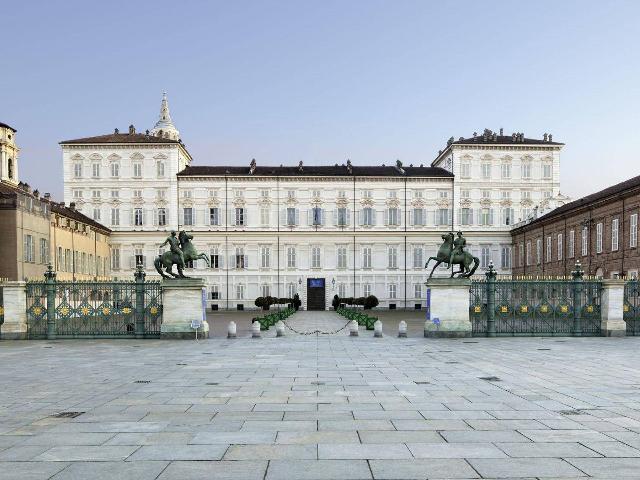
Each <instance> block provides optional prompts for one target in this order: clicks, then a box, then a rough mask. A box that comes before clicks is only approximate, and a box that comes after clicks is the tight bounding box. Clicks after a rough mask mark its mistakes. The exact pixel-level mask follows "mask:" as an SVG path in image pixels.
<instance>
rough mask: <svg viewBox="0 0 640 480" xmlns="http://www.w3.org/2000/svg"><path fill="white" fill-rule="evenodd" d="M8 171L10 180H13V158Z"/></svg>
mask: <svg viewBox="0 0 640 480" xmlns="http://www.w3.org/2000/svg"><path fill="white" fill-rule="evenodd" d="M7 170H8V172H7V173H8V174H9V178H11V179H13V158H10V159H9V161H8V167H7Z"/></svg>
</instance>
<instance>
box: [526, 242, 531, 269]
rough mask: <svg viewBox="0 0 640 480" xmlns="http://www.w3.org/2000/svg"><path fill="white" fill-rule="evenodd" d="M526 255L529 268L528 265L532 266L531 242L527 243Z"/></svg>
mask: <svg viewBox="0 0 640 480" xmlns="http://www.w3.org/2000/svg"><path fill="white" fill-rule="evenodd" d="M526 255H527V266H528V265H531V242H530V241H529V242H527V252H526Z"/></svg>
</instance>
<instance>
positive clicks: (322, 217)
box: [320, 208, 325, 226]
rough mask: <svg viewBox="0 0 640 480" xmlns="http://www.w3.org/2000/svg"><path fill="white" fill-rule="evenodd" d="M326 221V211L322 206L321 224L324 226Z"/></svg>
mask: <svg viewBox="0 0 640 480" xmlns="http://www.w3.org/2000/svg"><path fill="white" fill-rule="evenodd" d="M324 222H325V212H324V209H323V208H321V209H320V224H321V225H323V226H324Z"/></svg>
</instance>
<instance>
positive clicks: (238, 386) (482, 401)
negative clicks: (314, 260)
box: [0, 312, 640, 480]
mask: <svg viewBox="0 0 640 480" xmlns="http://www.w3.org/2000/svg"><path fill="white" fill-rule="evenodd" d="M410 313H411V315H413V313H412V312H410ZM404 315H408V314H407V313H402V312H389V313H385V314H384V315H380V316H381V317H384V319H383V321H385V322H386V324H388V325H387V330H388V331H391V332H392V333H393V334H390V335H386V336H385V337H383V338H381V339H375V338H373V334H372V332H367V331H365V330H363V329H361V331H360V336H359V337H349V336H348V334H347V332H346V331H344V330H343V331H341V332H339V333H338V334H335V335H296V334H293V333H292V331H291V330H287V336H286V337H284V338H275V332H274V331H273V330H274V329H271V330H270V331H269V332H265V335H264V337H263V338H262V339H251V338H249V333H248V326H245V327H246V328H244V327H243V329H239V333H240V335H239V338H237V339H235V340H227V339H226V338H225V337H224V336H221V335H217V336H216V335H214V337H213V338H212V339H210V340H204V341H200V342H198V343H196V342H195V341H162V340H144V341H139V340H75V341H73V340H64V341H63V340H60V341H28V342H25V341H22V342H9V341H5V342H1V343H0V365H1V366H2V368H1V369H0V385H1V389H0V479H3V480H7V479H20V480H25V479H27V480H31V479H48V478H54V479H56V480H61V479H83V480H85V479H92V480H101V479H110V480H111V479H141V480H147V479H148V480H150V479H156V478H157V479H161V480H169V479H173V480H189V479H238V480H253V479H256V480H264V479H266V480H296V479H372V478H375V479H473V478H493V479H498V478H500V479H505V478H510V479H515V478H517V479H523V478H527V479H535V478H545V479H547V478H554V479H577V478H584V477H593V478H640V370H639V369H638V365H639V363H640V362H639V360H640V355H639V354H638V349H639V347H640V338H621V339H616V338H498V339H486V338H474V339H459V340H446V339H445V340H433V339H425V338H422V337H421V336H418V335H411V336H410V338H407V339H398V338H396V336H395V332H396V329H397V322H398V321H399V319H401V318H403V316H404ZM233 316H235V317H236V318H238V319H240V318H245V319H246V320H245V322H246V323H248V322H249V320H250V318H251V316H252V314H248V315H247V314H234V315H233ZM225 318H226V321H228V319H229V317H225V316H224V315H220V317H219V318H218V320H219V322H218V323H219V324H220V325H221V327H220V328H223V327H224V330H223V332H226V321H225ZM421 321H422V320H421V318H420V317H416V318H415V322H416V325H418V326H420V327H421ZM345 322H346V321H345V320H344V319H343V318H342V317H339V316H337V315H336V314H335V313H332V312H318V313H315V312H299V313H297V314H295V315H294V316H293V317H290V319H289V320H288V323H289V325H290V326H291V327H292V328H293V329H295V330H298V331H310V330H315V329H320V330H324V331H329V330H331V329H334V330H335V329H338V328H340V327H341V326H342V325H343V324H344V323H345ZM392 326H393V328H391V327H392ZM216 328H218V326H217V324H215V325H214V331H215V330H216ZM214 333H215V332H214ZM62 412H76V413H80V412H82V413H81V414H79V415H78V416H76V417H75V418H68V417H66V418H65V417H63V418H57V417H56V414H59V413H62ZM70 415H71V414H70Z"/></svg>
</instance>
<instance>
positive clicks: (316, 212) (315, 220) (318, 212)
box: [311, 207, 322, 227]
mask: <svg viewBox="0 0 640 480" xmlns="http://www.w3.org/2000/svg"><path fill="white" fill-rule="evenodd" d="M311 225H313V226H315V227H318V226H320V225H322V209H321V208H320V207H313V208H312V209H311Z"/></svg>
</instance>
